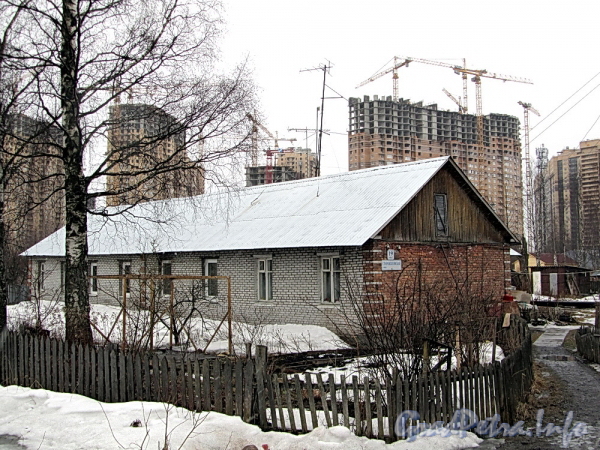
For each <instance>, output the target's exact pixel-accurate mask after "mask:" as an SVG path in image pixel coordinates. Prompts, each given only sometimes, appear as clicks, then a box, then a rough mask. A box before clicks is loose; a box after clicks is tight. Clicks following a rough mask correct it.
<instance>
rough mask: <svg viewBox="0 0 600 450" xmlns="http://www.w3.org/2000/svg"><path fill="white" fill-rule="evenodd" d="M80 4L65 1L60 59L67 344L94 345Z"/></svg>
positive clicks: (72, 0)
mask: <svg viewBox="0 0 600 450" xmlns="http://www.w3.org/2000/svg"><path fill="white" fill-rule="evenodd" d="M78 17H79V16H78V4H77V0H63V15H62V29H61V33H62V45H61V56H60V58H61V59H60V72H61V73H60V75H61V108H62V114H63V128H64V140H65V141H64V143H63V161H64V167H65V200H66V211H65V227H66V233H65V275H66V276H65V325H66V339H67V341H72V342H75V341H76V342H80V343H91V342H92V329H91V325H90V301H89V300H90V299H89V292H88V287H87V280H88V273H87V272H88V270H87V260H86V258H87V254H88V241H87V210H86V200H87V196H86V191H87V186H86V179H85V177H84V174H83V148H82V139H81V130H80V123H79V106H80V105H79V96H78V95H77V81H78V78H77V77H78V73H77V67H78V60H77V58H78V54H79V52H78V47H77V46H78V40H77V35H78V28H79V23H78Z"/></svg>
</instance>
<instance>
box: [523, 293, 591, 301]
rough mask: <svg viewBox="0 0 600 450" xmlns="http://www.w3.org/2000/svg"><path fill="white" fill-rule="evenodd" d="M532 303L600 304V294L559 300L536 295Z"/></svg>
mask: <svg viewBox="0 0 600 450" xmlns="http://www.w3.org/2000/svg"><path fill="white" fill-rule="evenodd" d="M531 300H532V301H535V302H556V301H558V302H599V301H600V295H599V294H592V295H588V296H586V297H579V298H573V297H564V298H557V297H550V296H548V295H539V294H534V295H533V296H532V298H531Z"/></svg>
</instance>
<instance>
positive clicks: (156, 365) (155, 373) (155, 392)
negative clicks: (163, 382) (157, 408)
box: [146, 353, 160, 401]
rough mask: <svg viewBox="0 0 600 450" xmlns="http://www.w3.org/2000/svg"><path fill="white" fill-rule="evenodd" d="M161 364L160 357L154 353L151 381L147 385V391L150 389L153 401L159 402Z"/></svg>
mask: <svg viewBox="0 0 600 450" xmlns="http://www.w3.org/2000/svg"><path fill="white" fill-rule="evenodd" d="M159 380H160V362H159V360H158V355H157V354H156V353H154V354H153V355H152V369H151V372H150V379H149V382H148V385H147V387H146V388H147V389H149V394H150V395H149V397H150V398H151V399H152V401H159V396H160V381H159Z"/></svg>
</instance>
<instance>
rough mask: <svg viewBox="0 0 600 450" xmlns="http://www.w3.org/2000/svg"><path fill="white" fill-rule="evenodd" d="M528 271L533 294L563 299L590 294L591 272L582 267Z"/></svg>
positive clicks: (544, 267)
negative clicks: (564, 297)
mask: <svg viewBox="0 0 600 450" xmlns="http://www.w3.org/2000/svg"><path fill="white" fill-rule="evenodd" d="M530 270H531V276H532V283H533V293H534V294H537V295H547V296H549V297H563V296H579V295H586V294H589V293H590V289H591V284H590V274H591V272H590V270H588V269H585V268H583V267H577V266H558V265H545V266H535V267H530Z"/></svg>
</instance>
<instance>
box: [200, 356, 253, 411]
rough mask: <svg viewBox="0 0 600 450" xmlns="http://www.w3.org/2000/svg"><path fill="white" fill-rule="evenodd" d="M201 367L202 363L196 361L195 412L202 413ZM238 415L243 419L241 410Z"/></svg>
mask: <svg viewBox="0 0 600 450" xmlns="http://www.w3.org/2000/svg"><path fill="white" fill-rule="evenodd" d="M200 367H201V366H200V362H199V361H198V360H197V359H196V360H194V411H202V373H201V370H200ZM240 394H241V391H240ZM238 415H239V416H240V417H242V413H241V409H240V413H239V414H238Z"/></svg>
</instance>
